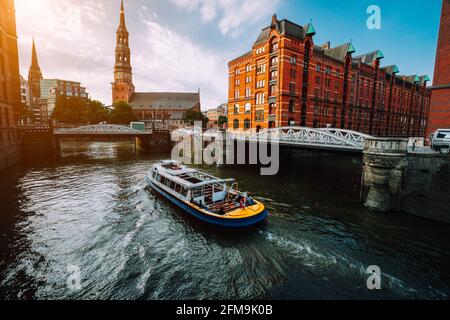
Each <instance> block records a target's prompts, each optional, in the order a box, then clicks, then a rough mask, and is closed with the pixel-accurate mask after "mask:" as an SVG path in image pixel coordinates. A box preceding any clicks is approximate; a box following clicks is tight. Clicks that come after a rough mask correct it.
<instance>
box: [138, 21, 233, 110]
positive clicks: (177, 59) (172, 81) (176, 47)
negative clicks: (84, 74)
mask: <svg viewBox="0 0 450 320" xmlns="http://www.w3.org/2000/svg"><path fill="white" fill-rule="evenodd" d="M142 22H143V23H144V25H145V26H146V31H145V34H144V35H141V36H140V38H139V39H138V41H139V44H140V49H139V52H136V53H135V54H134V60H132V63H133V65H134V66H135V67H134V76H135V85H136V87H137V90H138V91H191V92H192V91H194V92H195V91H196V90H197V89H198V88H199V87H200V88H201V90H202V92H203V94H202V104H203V107H207V108H211V107H215V106H217V105H218V104H220V103H222V102H224V101H226V100H227V76H226V75H227V57H226V56H225V54H224V53H219V52H216V51H214V50H211V49H208V48H205V47H202V46H201V45H199V44H197V43H194V42H193V41H192V40H191V39H190V38H189V37H186V36H183V35H180V34H178V33H177V32H175V31H173V30H172V29H170V28H169V27H167V26H164V25H161V24H159V23H157V22H155V21H153V20H150V19H143V20H142Z"/></svg>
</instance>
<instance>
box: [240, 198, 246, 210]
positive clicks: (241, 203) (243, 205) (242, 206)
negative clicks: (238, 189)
mask: <svg viewBox="0 0 450 320" xmlns="http://www.w3.org/2000/svg"><path fill="white" fill-rule="evenodd" d="M245 202H246V201H245V197H242V199H241V202H240V205H241V209H244V208H245Z"/></svg>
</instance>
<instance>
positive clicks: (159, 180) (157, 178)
mask: <svg viewBox="0 0 450 320" xmlns="http://www.w3.org/2000/svg"><path fill="white" fill-rule="evenodd" d="M156 181H158V182H161V176H160V175H159V174H158V175H157V176H156Z"/></svg>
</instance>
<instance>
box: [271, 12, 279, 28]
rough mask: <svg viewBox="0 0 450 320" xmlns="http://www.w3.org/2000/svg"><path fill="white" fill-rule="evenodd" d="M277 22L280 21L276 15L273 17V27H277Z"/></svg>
mask: <svg viewBox="0 0 450 320" xmlns="http://www.w3.org/2000/svg"><path fill="white" fill-rule="evenodd" d="M277 22H278V20H277V15H276V14H274V15H273V16H272V27H273V26H275V25H276V24H277Z"/></svg>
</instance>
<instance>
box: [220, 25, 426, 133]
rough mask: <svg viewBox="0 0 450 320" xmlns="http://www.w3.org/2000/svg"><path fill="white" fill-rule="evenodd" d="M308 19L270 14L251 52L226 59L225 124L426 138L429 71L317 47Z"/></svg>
mask: <svg viewBox="0 0 450 320" xmlns="http://www.w3.org/2000/svg"><path fill="white" fill-rule="evenodd" d="M315 34H316V32H315V30H314V27H313V25H312V24H311V23H309V24H307V25H304V26H300V25H298V24H295V23H293V22H291V21H289V20H285V19H284V20H278V19H277V17H276V16H273V17H272V22H271V24H270V26H268V27H266V28H264V29H262V31H261V33H260V35H259V37H258V39H257V40H256V42H255V43H254V44H253V47H252V49H251V50H250V51H249V52H247V53H246V54H244V55H242V56H240V57H238V58H236V59H234V60H232V61H230V62H229V64H228V67H229V92H228V127H229V129H230V130H232V131H239V132H249V133H251V132H257V131H259V130H260V129H265V128H273V127H282V126H289V125H291V126H294V125H295V126H308V127H336V128H345V129H351V130H356V131H360V132H365V133H369V134H372V135H375V136H398V137H401V136H425V130H426V127H427V122H428V113H429V107H430V95H431V92H430V90H429V89H427V88H426V83H427V81H429V80H430V79H429V78H428V76H426V75H424V76H416V75H413V76H400V75H399V74H398V73H399V69H398V67H397V66H395V65H392V66H385V67H382V66H381V60H382V59H383V58H384V56H383V53H382V52H381V51H380V50H376V51H374V52H371V53H367V54H363V55H358V56H356V55H354V53H355V49H354V47H353V45H352V43H345V44H342V45H340V46H337V47H332V46H331V45H330V43H329V42H328V43H325V44H323V45H320V46H319V45H316V44H315V43H314V35H315Z"/></svg>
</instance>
